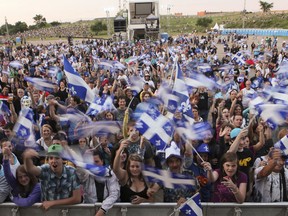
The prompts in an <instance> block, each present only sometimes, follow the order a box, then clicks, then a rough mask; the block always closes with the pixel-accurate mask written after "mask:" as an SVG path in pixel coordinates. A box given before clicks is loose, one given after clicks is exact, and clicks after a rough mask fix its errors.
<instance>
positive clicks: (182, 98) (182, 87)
mask: <svg viewBox="0 0 288 216" xmlns="http://www.w3.org/2000/svg"><path fill="white" fill-rule="evenodd" d="M173 94H174V95H176V96H177V97H178V98H179V102H178V106H179V107H180V109H181V111H182V113H183V115H184V117H185V118H186V119H187V120H188V121H189V122H191V123H193V121H194V120H193V114H192V109H191V105H190V101H189V94H188V89H187V86H186V84H185V82H184V78H183V75H182V71H181V68H180V65H179V64H177V69H176V79H175V83H174V86H173Z"/></svg>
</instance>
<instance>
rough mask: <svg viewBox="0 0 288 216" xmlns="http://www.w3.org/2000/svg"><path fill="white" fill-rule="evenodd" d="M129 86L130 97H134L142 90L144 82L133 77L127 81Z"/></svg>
mask: <svg viewBox="0 0 288 216" xmlns="http://www.w3.org/2000/svg"><path fill="white" fill-rule="evenodd" d="M129 85H130V86H129V88H130V90H131V91H132V95H133V96H136V95H138V94H139V92H140V91H141V90H142V89H143V85H144V80H143V79H141V78H140V77H136V76H133V77H131V78H130V79H129Z"/></svg>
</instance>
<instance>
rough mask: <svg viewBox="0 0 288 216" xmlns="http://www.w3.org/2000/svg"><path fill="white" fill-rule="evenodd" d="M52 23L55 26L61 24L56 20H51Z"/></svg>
mask: <svg viewBox="0 0 288 216" xmlns="http://www.w3.org/2000/svg"><path fill="white" fill-rule="evenodd" d="M50 25H51V26H53V27H54V26H59V25H61V23H60V22H58V21H54V22H51V23H50Z"/></svg>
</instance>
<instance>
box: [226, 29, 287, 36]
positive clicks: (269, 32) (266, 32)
mask: <svg viewBox="0 0 288 216" xmlns="http://www.w3.org/2000/svg"><path fill="white" fill-rule="evenodd" d="M230 33H237V34H240V35H259V36H282V37H287V36H288V30H287V29H223V30H221V34H223V35H226V34H230Z"/></svg>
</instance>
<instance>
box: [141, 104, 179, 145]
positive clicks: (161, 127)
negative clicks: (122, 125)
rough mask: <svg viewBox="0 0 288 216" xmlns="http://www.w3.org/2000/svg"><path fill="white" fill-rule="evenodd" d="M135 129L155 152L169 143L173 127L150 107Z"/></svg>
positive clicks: (157, 111) (153, 107)
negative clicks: (151, 145)
mask: <svg viewBox="0 0 288 216" xmlns="http://www.w3.org/2000/svg"><path fill="white" fill-rule="evenodd" d="M136 129H137V130H138V131H139V133H140V134H142V135H143V136H144V137H145V138H146V139H148V140H149V141H150V142H151V143H152V144H153V145H154V146H155V147H156V148H157V150H162V149H164V148H165V146H166V144H167V143H170V141H171V137H172V134H173V132H174V127H173V124H172V122H171V121H170V120H169V119H168V118H166V117H165V116H163V115H162V114H161V113H160V112H159V110H157V109H156V108H155V106H153V105H151V106H149V108H148V109H147V111H146V112H144V113H143V114H142V115H141V116H140V118H139V119H138V121H137V122H136Z"/></svg>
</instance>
